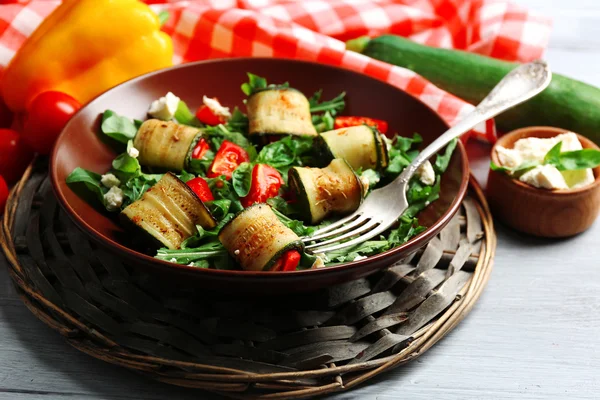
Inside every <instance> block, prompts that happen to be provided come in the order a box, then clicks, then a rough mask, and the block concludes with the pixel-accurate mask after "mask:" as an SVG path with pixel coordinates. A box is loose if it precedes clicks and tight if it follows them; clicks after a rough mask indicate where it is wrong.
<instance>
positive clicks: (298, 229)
mask: <svg viewBox="0 0 600 400" xmlns="http://www.w3.org/2000/svg"><path fill="white" fill-rule="evenodd" d="M272 210H273V212H274V213H275V215H277V217H278V218H279V220H280V221H281V222H283V224H284V225H285V226H287V227H288V228H290V229H291V230H292V231H294V233H295V234H296V235H298V236H308V235H311V234H312V233H313V232H314V228H313V227H312V226H305V225H304V223H303V222H302V221H298V220H295V219H291V218H290V217H288V216H287V215H284V214H282V213H281V212H280V211H278V210H277V209H276V208H272Z"/></svg>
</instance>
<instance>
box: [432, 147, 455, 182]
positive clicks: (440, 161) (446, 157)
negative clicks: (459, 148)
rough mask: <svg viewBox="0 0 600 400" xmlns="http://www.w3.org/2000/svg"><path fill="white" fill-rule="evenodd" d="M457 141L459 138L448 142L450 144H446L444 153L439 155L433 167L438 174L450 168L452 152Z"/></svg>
mask: <svg viewBox="0 0 600 400" xmlns="http://www.w3.org/2000/svg"><path fill="white" fill-rule="evenodd" d="M457 143H458V140H457V139H454V140H452V141H451V142H450V143H448V146H446V150H444V153H443V154H438V155H437V157H436V159H435V164H434V165H433V167H434V168H435V171H436V172H437V173H438V174H442V173H444V172H445V171H446V169H447V168H448V164H450V159H451V158H452V153H453V152H454V149H455V148H456V144H457Z"/></svg>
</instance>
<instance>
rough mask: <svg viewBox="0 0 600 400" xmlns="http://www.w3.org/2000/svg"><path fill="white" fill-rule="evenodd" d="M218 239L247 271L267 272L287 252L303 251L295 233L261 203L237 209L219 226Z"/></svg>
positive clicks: (267, 206)
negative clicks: (234, 214) (233, 216)
mask: <svg viewBox="0 0 600 400" xmlns="http://www.w3.org/2000/svg"><path fill="white" fill-rule="evenodd" d="M219 240H220V241H221V243H222V244H223V246H224V247H225V248H226V249H227V251H229V254H231V256H232V257H233V258H234V259H235V260H236V261H237V262H238V263H239V264H240V265H241V266H242V268H243V269H245V270H246V271H268V270H270V269H271V268H273V266H275V264H276V263H277V261H278V260H279V259H280V258H281V257H282V256H283V255H284V253H285V252H286V251H289V250H298V251H300V252H302V251H303V250H304V245H303V244H302V242H301V241H300V238H299V237H298V235H296V234H295V233H294V232H293V231H292V230H291V229H290V228H288V227H287V226H285V225H284V224H283V223H282V222H281V221H280V220H279V218H277V215H275V213H274V212H273V210H272V209H271V207H270V206H269V205H267V204H264V203H260V204H254V205H253V206H250V207H248V208H246V209H245V210H243V211H240V213H239V214H238V215H236V216H235V218H234V219H232V220H231V221H229V222H228V223H227V224H226V225H225V226H224V227H223V228H222V229H221V232H219Z"/></svg>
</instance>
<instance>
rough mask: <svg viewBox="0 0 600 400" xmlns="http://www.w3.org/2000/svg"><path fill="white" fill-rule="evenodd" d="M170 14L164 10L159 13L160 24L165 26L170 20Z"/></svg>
mask: <svg viewBox="0 0 600 400" xmlns="http://www.w3.org/2000/svg"><path fill="white" fill-rule="evenodd" d="M169 17H170V14H169V12H168V11H166V10H163V11H161V12H159V13H158V21H159V23H160V26H163V25H164V24H165V23H166V22H167V21H168V20H169Z"/></svg>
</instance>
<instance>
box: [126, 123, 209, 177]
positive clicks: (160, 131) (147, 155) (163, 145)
mask: <svg viewBox="0 0 600 400" xmlns="http://www.w3.org/2000/svg"><path fill="white" fill-rule="evenodd" d="M199 134H201V133H200V130H199V129H197V128H193V127H191V126H186V125H180V124H178V123H176V122H172V121H160V120H158V119H149V120H147V121H145V122H144V123H143V124H142V126H141V127H140V129H139V131H138V133H137V135H135V139H134V140H133V145H134V147H135V148H136V149H138V150H139V152H140V154H139V156H138V159H139V161H140V164H142V165H144V166H147V167H156V168H161V169H165V170H169V171H175V172H178V171H182V170H183V169H184V168H185V166H186V162H187V158H188V153H189V152H190V149H191V147H192V144H193V143H194V140H197V138H198V135H199Z"/></svg>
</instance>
